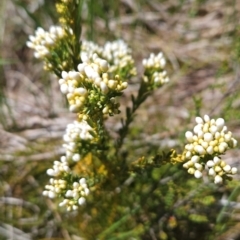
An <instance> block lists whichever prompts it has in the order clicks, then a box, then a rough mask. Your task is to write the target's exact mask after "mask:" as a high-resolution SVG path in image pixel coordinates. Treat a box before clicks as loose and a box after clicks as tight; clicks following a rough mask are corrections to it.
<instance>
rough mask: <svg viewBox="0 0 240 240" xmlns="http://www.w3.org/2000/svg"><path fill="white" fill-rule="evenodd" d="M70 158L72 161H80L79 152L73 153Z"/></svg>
mask: <svg viewBox="0 0 240 240" xmlns="http://www.w3.org/2000/svg"><path fill="white" fill-rule="evenodd" d="M72 160H73V161H74V162H78V161H80V160H81V156H80V154H79V153H75V154H74V155H73V157H72Z"/></svg>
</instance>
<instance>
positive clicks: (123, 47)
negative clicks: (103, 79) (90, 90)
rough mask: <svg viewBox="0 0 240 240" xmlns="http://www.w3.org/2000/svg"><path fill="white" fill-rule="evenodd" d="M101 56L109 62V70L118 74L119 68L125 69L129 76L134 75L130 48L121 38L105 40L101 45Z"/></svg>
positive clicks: (134, 70)
mask: <svg viewBox="0 0 240 240" xmlns="http://www.w3.org/2000/svg"><path fill="white" fill-rule="evenodd" d="M102 54H103V58H104V59H106V60H107V61H108V62H109V63H110V69H109V71H110V72H116V73H118V74H120V72H121V70H123V69H126V68H127V71H128V74H129V75H130V76H134V75H136V68H135V67H134V60H133V57H132V50H131V49H130V48H129V47H128V45H127V44H126V43H125V42H124V41H123V40H122V39H119V40H116V41H113V42H107V43H106V44H105V45H104V47H103V53H102Z"/></svg>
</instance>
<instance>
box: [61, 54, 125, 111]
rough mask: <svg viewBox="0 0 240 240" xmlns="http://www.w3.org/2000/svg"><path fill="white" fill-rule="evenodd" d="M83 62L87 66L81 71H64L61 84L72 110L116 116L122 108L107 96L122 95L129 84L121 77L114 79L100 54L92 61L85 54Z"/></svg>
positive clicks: (83, 66)
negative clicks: (101, 112) (91, 111)
mask: <svg viewBox="0 0 240 240" xmlns="http://www.w3.org/2000/svg"><path fill="white" fill-rule="evenodd" d="M81 58H82V61H83V63H80V64H79V65H78V71H70V72H65V71H63V72H62V78H61V79H60V80H59V84H60V90H61V92H62V93H63V94H66V95H67V99H68V102H69V110H70V111H72V112H78V113H79V112H84V109H86V112H87V111H88V110H89V109H90V108H91V109H95V110H99V109H100V110H101V111H103V112H104V113H107V110H108V113H109V114H113V113H116V112H117V111H116V110H117V109H115V108H116V107H117V106H118V104H117V103H116V102H115V98H114V97H110V98H109V97H108V96H107V94H108V93H109V95H111V94H112V93H120V92H122V91H123V90H124V89H126V88H127V86H128V83H127V82H125V81H122V80H121V79H120V78H119V76H118V75H115V77H111V75H110V73H109V72H108V69H109V65H108V62H107V61H106V60H104V59H102V58H100V57H98V55H97V54H96V53H94V54H93V56H92V57H91V58H89V57H88V55H86V54H85V53H82V54H81ZM115 95H116V94H115ZM106 108H107V110H106ZM95 110H94V111H95Z"/></svg>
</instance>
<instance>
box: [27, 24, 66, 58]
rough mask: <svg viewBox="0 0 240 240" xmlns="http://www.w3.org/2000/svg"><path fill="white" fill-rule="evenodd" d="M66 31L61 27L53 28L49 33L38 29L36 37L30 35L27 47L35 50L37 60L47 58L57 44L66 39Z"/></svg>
mask: <svg viewBox="0 0 240 240" xmlns="http://www.w3.org/2000/svg"><path fill="white" fill-rule="evenodd" d="M65 35H66V31H65V30H64V29H63V28H62V27H60V26H51V27H50V29H49V32H47V31H45V30H44V29H43V28H41V27H38V28H37V30H36V31H35V36H32V35H30V36H29V41H27V43H26V44H27V46H28V47H29V48H32V49H34V50H35V52H34V56H35V57H36V58H44V57H46V56H47V55H48V54H49V52H50V49H51V48H52V47H53V46H54V45H55V44H56V42H57V41H58V40H59V39H61V38H63V37H65Z"/></svg>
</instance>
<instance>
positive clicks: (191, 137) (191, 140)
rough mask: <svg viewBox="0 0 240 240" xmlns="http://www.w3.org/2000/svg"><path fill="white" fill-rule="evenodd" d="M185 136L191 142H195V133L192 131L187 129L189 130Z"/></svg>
mask: <svg viewBox="0 0 240 240" xmlns="http://www.w3.org/2000/svg"><path fill="white" fill-rule="evenodd" d="M185 137H186V139H187V140H188V141H189V142H193V133H192V132H190V131H187V132H186V133H185Z"/></svg>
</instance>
